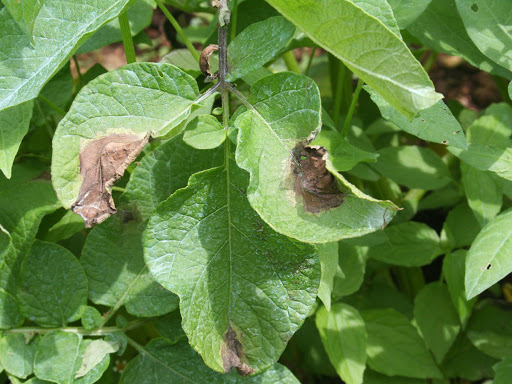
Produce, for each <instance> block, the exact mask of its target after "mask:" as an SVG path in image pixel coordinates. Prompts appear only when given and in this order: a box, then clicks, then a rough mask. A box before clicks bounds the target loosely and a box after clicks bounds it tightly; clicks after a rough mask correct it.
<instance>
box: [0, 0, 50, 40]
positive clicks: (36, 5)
mask: <svg viewBox="0 0 512 384" xmlns="http://www.w3.org/2000/svg"><path fill="white" fill-rule="evenodd" d="M44 1H45V0H23V1H20V0H2V3H4V5H5V7H6V8H7V9H8V10H9V13H10V14H11V16H12V17H13V19H14V20H15V21H16V23H17V24H18V27H20V28H21V30H22V31H23V32H24V33H25V34H26V35H27V37H29V38H30V39H32V30H33V29H34V23H35V21H36V17H37V15H38V13H39V11H40V10H41V7H42V6H43V3H44Z"/></svg>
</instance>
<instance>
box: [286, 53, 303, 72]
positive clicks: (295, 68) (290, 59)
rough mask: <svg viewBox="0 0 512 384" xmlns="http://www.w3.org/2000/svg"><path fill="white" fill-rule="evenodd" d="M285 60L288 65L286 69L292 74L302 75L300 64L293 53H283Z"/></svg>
mask: <svg viewBox="0 0 512 384" xmlns="http://www.w3.org/2000/svg"><path fill="white" fill-rule="evenodd" d="M283 59H284V62H285V64H286V68H288V70H290V71H292V72H296V73H300V69H299V64H298V63H297V59H296V58H295V55H294V54H293V52H292V51H288V52H285V53H283Z"/></svg>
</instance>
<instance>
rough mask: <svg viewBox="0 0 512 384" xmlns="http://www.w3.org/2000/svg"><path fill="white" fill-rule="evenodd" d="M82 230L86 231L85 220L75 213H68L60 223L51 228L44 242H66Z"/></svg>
mask: <svg viewBox="0 0 512 384" xmlns="http://www.w3.org/2000/svg"><path fill="white" fill-rule="evenodd" d="M82 229H84V220H83V219H82V218H81V217H80V216H79V215H77V214H76V213H74V212H73V211H67V212H66V213H65V214H64V216H62V218H61V219H60V220H59V221H58V222H56V223H55V224H54V225H52V226H51V228H50V229H49V230H48V233H47V234H46V235H45V236H44V240H46V241H50V242H57V241H60V240H65V239H68V238H70V237H71V236H73V235H74V234H75V233H77V232H80V231H81V230H82Z"/></svg>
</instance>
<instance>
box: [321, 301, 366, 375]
mask: <svg viewBox="0 0 512 384" xmlns="http://www.w3.org/2000/svg"><path fill="white" fill-rule="evenodd" d="M316 326H317V327H318V331H319V332H320V337H321V338H322V343H323V344H324V347H325V350H326V352H327V355H328V356H329V360H330V361H331V363H332V365H333V366H334V368H336V372H338V375H339V376H340V378H341V379H342V380H343V381H344V382H345V383H347V384H362V383H363V374H364V370H365V368H366V337H367V336H366V329H365V325H364V321H363V319H362V318H361V315H359V312H358V311H357V310H356V309H355V308H352V307H351V306H350V305H347V304H343V303H337V304H334V305H333V306H332V308H331V310H330V311H329V312H328V311H327V310H326V308H324V307H323V308H320V310H319V311H318V312H317V313H316Z"/></svg>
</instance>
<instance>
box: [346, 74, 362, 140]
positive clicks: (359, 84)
mask: <svg viewBox="0 0 512 384" xmlns="http://www.w3.org/2000/svg"><path fill="white" fill-rule="evenodd" d="M363 84H364V81H363V80H361V79H359V80H357V87H356V90H355V92H354V96H352V102H351V103H350V108H349V109H348V113H347V118H346V119H345V123H344V124H343V129H342V130H341V137H343V138H344V137H346V136H347V133H348V129H349V127H350V122H351V121H352V115H353V114H354V111H355V109H356V105H357V99H358V98H359V93H361V89H363Z"/></svg>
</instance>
